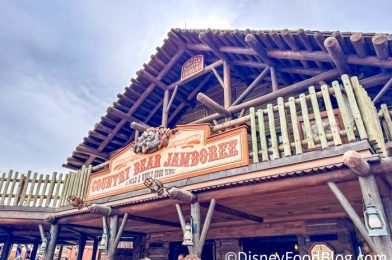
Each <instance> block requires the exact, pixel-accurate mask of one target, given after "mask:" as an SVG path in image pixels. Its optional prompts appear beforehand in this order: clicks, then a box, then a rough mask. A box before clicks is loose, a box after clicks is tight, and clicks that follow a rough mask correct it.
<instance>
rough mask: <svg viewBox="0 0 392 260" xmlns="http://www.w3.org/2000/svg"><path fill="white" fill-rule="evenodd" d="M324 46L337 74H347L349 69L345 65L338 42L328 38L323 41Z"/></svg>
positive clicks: (333, 38)
mask: <svg viewBox="0 0 392 260" xmlns="http://www.w3.org/2000/svg"><path fill="white" fill-rule="evenodd" d="M324 46H325V48H326V49H327V51H328V53H329V55H330V56H331V58H332V60H333V62H334V63H335V66H336V68H337V69H338V71H339V73H340V74H344V73H347V72H349V71H350V68H349V66H348V64H347V61H346V58H345V57H344V53H343V50H342V47H341V46H340V44H339V42H338V40H337V39H336V38H335V37H328V38H327V39H325V41H324Z"/></svg>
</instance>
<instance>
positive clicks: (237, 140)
mask: <svg viewBox="0 0 392 260" xmlns="http://www.w3.org/2000/svg"><path fill="white" fill-rule="evenodd" d="M177 129H178V131H177V132H176V133H175V135H174V136H172V137H170V139H169V143H168V145H167V147H165V148H162V149H160V150H158V151H156V152H153V153H151V154H143V153H135V152H134V150H133V143H131V144H130V145H128V146H126V147H125V148H124V149H122V150H121V151H119V152H118V153H116V154H114V155H113V156H112V158H111V159H110V162H109V169H108V170H105V171H101V172H99V173H95V174H91V175H90V176H89V183H88V187H87V194H86V200H93V199H98V198H104V197H109V196H112V195H116V194H120V193H124V192H128V191H132V190H138V189H144V188H145V186H144V184H143V183H144V181H145V180H146V179H147V178H154V179H158V180H161V181H162V182H163V183H167V182H172V181H176V180H181V179H185V178H189V177H194V176H199V175H203V174H208V173H211V172H216V171H222V170H226V169H231V168H236V167H240V166H245V165H248V164H249V152H248V141H247V131H246V127H245V126H242V127H238V128H235V129H231V130H228V131H226V132H223V133H220V134H217V135H213V136H211V133H210V125H208V124H197V125H183V126H178V127H177Z"/></svg>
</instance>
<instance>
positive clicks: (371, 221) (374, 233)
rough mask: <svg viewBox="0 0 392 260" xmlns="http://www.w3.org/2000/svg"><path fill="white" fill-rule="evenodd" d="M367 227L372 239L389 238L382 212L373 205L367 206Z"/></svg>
mask: <svg viewBox="0 0 392 260" xmlns="http://www.w3.org/2000/svg"><path fill="white" fill-rule="evenodd" d="M364 218H365V225H366V228H367V230H368V233H369V236H370V237H378V236H388V231H387V225H386V223H385V220H384V217H383V215H382V214H381V212H380V211H379V210H378V209H377V208H376V207H375V206H374V205H373V204H368V205H366V210H365V212H364Z"/></svg>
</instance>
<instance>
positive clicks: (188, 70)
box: [181, 55, 204, 80]
mask: <svg viewBox="0 0 392 260" xmlns="http://www.w3.org/2000/svg"><path fill="white" fill-rule="evenodd" d="M203 70H204V56H203V55H195V56H193V57H192V58H190V59H189V60H187V61H186V62H185V63H184V65H182V68H181V80H185V79H187V78H190V77H192V76H193V75H195V74H197V73H199V72H201V71H203Z"/></svg>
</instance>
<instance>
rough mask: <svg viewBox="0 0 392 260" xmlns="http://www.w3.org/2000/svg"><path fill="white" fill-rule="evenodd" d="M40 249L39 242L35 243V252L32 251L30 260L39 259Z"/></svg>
mask: <svg viewBox="0 0 392 260" xmlns="http://www.w3.org/2000/svg"><path fill="white" fill-rule="evenodd" d="M38 248H39V242H38V241H35V242H34V243H33V250H31V254H30V259H32V260H35V258H36V257H37V251H38Z"/></svg>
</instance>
